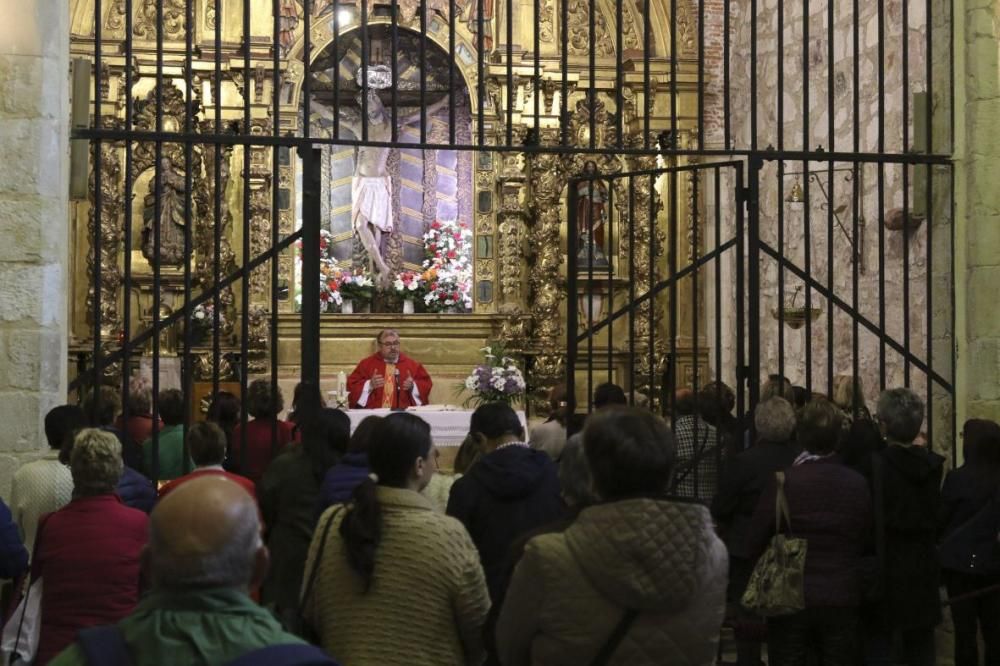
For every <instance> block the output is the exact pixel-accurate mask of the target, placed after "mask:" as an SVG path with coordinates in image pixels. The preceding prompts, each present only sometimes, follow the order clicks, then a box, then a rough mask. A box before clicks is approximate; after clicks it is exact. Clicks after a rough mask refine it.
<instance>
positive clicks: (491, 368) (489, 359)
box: [459, 342, 527, 407]
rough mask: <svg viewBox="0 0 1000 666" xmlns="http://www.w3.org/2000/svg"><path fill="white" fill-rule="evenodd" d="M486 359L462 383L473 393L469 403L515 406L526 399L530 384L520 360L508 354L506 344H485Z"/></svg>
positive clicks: (466, 402)
mask: <svg viewBox="0 0 1000 666" xmlns="http://www.w3.org/2000/svg"><path fill="white" fill-rule="evenodd" d="M480 351H482V352H483V357H484V361H483V363H480V364H479V365H477V366H476V367H474V368H473V369H472V372H470V373H469V376H468V377H466V378H465V381H464V382H463V383H462V384H461V386H459V391H461V390H462V389H465V390H467V391H470V392H471V393H472V395H471V396H470V397H469V398H468V399H467V400H466V401H465V406H466V407H470V406H478V405H482V404H483V403H487V402H505V403H507V404H509V405H514V404H516V403H518V402H520V401H521V400H523V399H524V393H525V389H526V386H527V384H526V383H525V381H524V375H522V374H521V370H520V369H519V368H518V367H517V364H516V362H515V361H514V359H513V358H511V357H510V356H507V355H506V354H505V353H504V348H503V346H502V345H501V344H500V343H498V342H493V343H491V344H490V346H488V347H483V349H481V350H480Z"/></svg>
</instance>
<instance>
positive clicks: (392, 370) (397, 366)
mask: <svg viewBox="0 0 1000 666" xmlns="http://www.w3.org/2000/svg"><path fill="white" fill-rule="evenodd" d="M375 342H376V344H377V345H378V351H376V352H375V353H374V354H372V355H371V356H369V357H368V358H366V359H363V360H362V361H361V362H360V363H358V367H356V368H354V372H352V373H351V376H350V377H348V378H347V393H348V404H349V405H350V406H351V408H353V409H406V408H407V407H419V406H420V405H425V404H427V403H428V401H429V400H430V396H431V386H432V384H431V377H430V375H428V374H427V371H426V370H424V366H422V365H420V364H419V363H417V362H416V361H414V360H413V359H412V358H410V357H408V356H406V355H404V354H403V353H402V352H400V349H399V333H397V332H396V331H394V330H392V329H391V328H387V329H384V330H382V331H380V332H379V334H378V335H377V336H376V337H375Z"/></svg>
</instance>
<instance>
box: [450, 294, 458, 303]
mask: <svg viewBox="0 0 1000 666" xmlns="http://www.w3.org/2000/svg"><path fill="white" fill-rule="evenodd" d="M451 300H453V301H455V302H456V303H457V302H458V294H457V293H455V294H452V295H451Z"/></svg>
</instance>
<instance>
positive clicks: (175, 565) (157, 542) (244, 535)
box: [149, 476, 267, 588]
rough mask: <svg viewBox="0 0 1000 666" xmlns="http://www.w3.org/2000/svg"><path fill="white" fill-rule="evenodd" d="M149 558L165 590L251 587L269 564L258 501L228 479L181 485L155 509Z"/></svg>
mask: <svg viewBox="0 0 1000 666" xmlns="http://www.w3.org/2000/svg"><path fill="white" fill-rule="evenodd" d="M149 559H150V562H149V564H150V568H151V574H152V578H153V583H154V585H155V586H156V587H159V588H176V587H191V586H196V585H197V586H229V587H245V586H247V585H249V584H250V583H251V582H252V581H253V580H254V578H255V577H256V576H257V575H260V574H261V573H262V572H259V571H258V569H260V568H261V566H264V567H265V568H266V564H267V549H266V548H264V546H263V545H262V544H261V539H260V520H259V519H258V517H257V506H256V504H255V503H254V500H253V498H252V497H250V495H248V494H247V492H246V491H245V490H243V488H241V487H240V486H239V485H238V484H236V483H234V482H233V481H230V480H229V479H227V478H225V477H222V476H203V477H201V478H197V479H193V480H191V481H188V482H186V483H184V484H182V485H180V486H179V487H178V488H177V489H176V490H174V491H173V492H171V493H170V494H169V495H167V496H166V497H165V498H163V500H162V501H161V502H160V503H159V504H157V505H156V508H155V509H154V510H153V513H152V515H151V520H150V546H149Z"/></svg>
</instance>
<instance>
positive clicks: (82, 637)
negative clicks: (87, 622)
mask: <svg viewBox="0 0 1000 666" xmlns="http://www.w3.org/2000/svg"><path fill="white" fill-rule="evenodd" d="M77 641H78V642H79V643H80V649H81V650H82V651H83V656H84V657H85V658H86V659H87V664H88V666H132V657H130V656H129V653H128V646H127V645H126V644H125V636H124V635H123V634H122V632H121V629H119V628H118V627H117V626H116V625H114V624H109V625H107V626H103V627H90V628H89V629H81V630H80V633H79V634H77Z"/></svg>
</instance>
